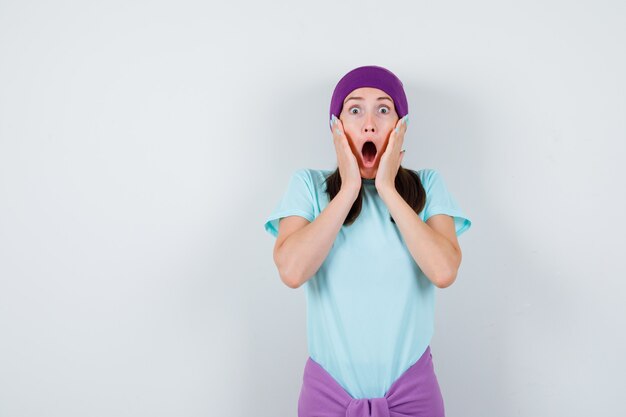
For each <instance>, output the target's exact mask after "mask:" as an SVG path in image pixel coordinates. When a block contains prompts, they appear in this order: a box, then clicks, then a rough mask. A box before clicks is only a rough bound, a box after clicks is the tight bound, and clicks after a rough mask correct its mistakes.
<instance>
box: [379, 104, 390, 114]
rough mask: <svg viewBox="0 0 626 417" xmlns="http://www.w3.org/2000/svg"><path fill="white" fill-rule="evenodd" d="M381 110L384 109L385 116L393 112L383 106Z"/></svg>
mask: <svg viewBox="0 0 626 417" xmlns="http://www.w3.org/2000/svg"><path fill="white" fill-rule="evenodd" d="M380 109H381V110H383V109H384V110H385V111H384V112H383V114H387V113H389V112H390V111H391V110H389V107H387V106H382V107H381V108H380Z"/></svg>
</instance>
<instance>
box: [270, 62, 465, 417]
mask: <svg viewBox="0 0 626 417" xmlns="http://www.w3.org/2000/svg"><path fill="white" fill-rule="evenodd" d="M330 116H331V121H330V123H331V126H330V127H331V130H332V138H333V143H334V146H335V151H336V154H337V165H338V167H337V169H335V170H334V171H330V170H317V169H298V170H296V171H295V172H294V173H293V175H292V177H291V179H290V181H289V185H288V187H287V191H286V193H285V194H284V196H283V198H282V199H281V201H280V202H279V204H278V206H277V207H276V208H275V209H274V211H273V212H272V213H271V214H270V216H269V217H268V218H267V219H266V222H265V230H267V231H268V232H269V233H271V234H272V235H273V236H275V237H276V238H277V239H276V244H275V247H274V261H275V263H276V266H277V268H278V272H279V274H280V278H281V279H282V281H283V282H284V283H285V284H286V285H288V286H289V287H291V288H298V287H300V286H303V287H304V289H305V293H306V300H307V339H308V340H307V342H308V350H309V358H308V360H307V362H306V365H305V368H304V377H303V384H302V388H301V391H300V398H299V401H298V416H299V417H312V416H322V415H323V416H325V417H334V416H337V417H339V416H341V417H345V416H352V417H365V416H379V417H383V416H384V417H389V416H392V417H393V416H416V417H417V416H419V417H442V416H444V405H443V398H442V395H441V392H440V389H439V385H438V382H437V377H436V375H435V373H434V366H433V362H432V354H431V352H430V346H429V343H430V340H431V338H432V335H433V327H434V326H433V324H434V297H435V287H437V288H446V287H448V286H450V285H451V284H452V283H453V282H454V281H455V279H456V275H457V271H458V268H459V265H460V263H461V248H460V246H459V243H458V241H457V237H458V236H459V235H460V234H461V233H463V232H464V231H466V230H467V229H469V227H470V226H471V221H470V220H469V218H468V217H467V216H466V215H465V214H464V213H463V211H462V210H461V208H460V207H459V205H458V204H457V203H456V200H455V199H454V198H453V197H452V195H451V194H450V193H449V192H448V190H447V187H446V185H445V183H444V181H443V178H442V176H441V175H440V174H439V173H438V172H437V171H436V170H434V169H421V170H418V171H412V170H409V169H406V168H403V167H402V166H401V165H400V163H401V161H402V157H403V155H404V149H403V144H404V135H405V132H406V130H407V126H408V103H407V99H406V95H405V92H404V89H403V85H402V82H401V81H400V80H399V79H398V78H397V77H396V76H395V75H394V74H393V73H392V72H391V71H389V70H387V69H385V68H382V67H379V66H364V67H359V68H355V69H354V70H352V71H350V72H348V73H347V74H346V75H344V77H343V78H341V80H340V81H339V82H338V84H337V86H336V87H335V90H334V92H333V95H332V99H331V105H330Z"/></svg>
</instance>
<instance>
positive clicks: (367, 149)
mask: <svg viewBox="0 0 626 417" xmlns="http://www.w3.org/2000/svg"><path fill="white" fill-rule="evenodd" d="M377 152H378V151H377V149H376V145H374V142H372V141H371V140H368V141H367V142H365V143H364V144H363V148H361V155H362V156H363V163H364V164H365V166H367V167H370V166H373V165H374V160H375V159H376V153H377Z"/></svg>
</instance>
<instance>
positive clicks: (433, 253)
mask: <svg viewBox="0 0 626 417" xmlns="http://www.w3.org/2000/svg"><path fill="white" fill-rule="evenodd" d="M379 194H380V196H381V198H382V199H383V201H384V202H385V204H386V205H387V207H388V208H389V213H390V214H391V216H392V217H393V219H394V221H395V222H396V225H397V226H398V229H399V230H400V233H401V235H402V237H403V239H404V241H405V243H406V245H407V247H408V249H409V252H410V253H411V256H413V259H415V262H416V263H417V264H418V265H419V267H420V269H421V270H422V271H423V272H424V274H425V275H426V277H427V278H428V279H430V280H431V281H432V283H433V284H435V285H436V286H437V287H439V288H446V287H448V286H450V285H452V283H453V282H454V280H455V279H456V274H457V271H458V269H459V265H460V264H461V248H460V247H459V244H458V241H457V237H456V233H455V229H454V220H453V219H452V217H450V216H447V215H435V216H432V217H431V218H429V219H428V220H427V222H426V223H425V222H424V221H422V219H421V218H420V217H419V216H418V215H417V214H415V211H413V208H411V206H409V205H408V204H407V202H406V201H404V199H403V198H402V196H401V195H400V194H399V193H398V191H397V190H396V189H395V188H389V189H386V190H384V191H383V192H382V193H379Z"/></svg>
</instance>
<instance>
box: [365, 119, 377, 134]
mask: <svg viewBox="0 0 626 417" xmlns="http://www.w3.org/2000/svg"><path fill="white" fill-rule="evenodd" d="M363 130H364V131H365V133H374V132H375V131H376V126H375V125H374V117H373V116H372V115H371V114H368V115H367V116H366V117H365V122H364V123H363Z"/></svg>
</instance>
